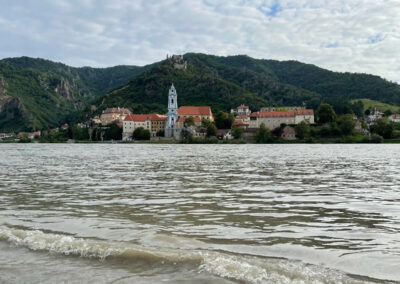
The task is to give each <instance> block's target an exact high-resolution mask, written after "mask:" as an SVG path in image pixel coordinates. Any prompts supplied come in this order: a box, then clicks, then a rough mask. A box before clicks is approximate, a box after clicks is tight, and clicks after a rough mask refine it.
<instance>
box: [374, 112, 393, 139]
mask: <svg viewBox="0 0 400 284" xmlns="http://www.w3.org/2000/svg"><path fill="white" fill-rule="evenodd" d="M370 129H371V132H372V133H376V134H378V135H380V136H382V137H383V138H385V139H388V138H392V137H393V131H394V125H393V123H391V122H389V120H388V119H387V118H386V117H383V118H380V119H378V120H377V121H376V122H375V124H373V125H371V127H370Z"/></svg>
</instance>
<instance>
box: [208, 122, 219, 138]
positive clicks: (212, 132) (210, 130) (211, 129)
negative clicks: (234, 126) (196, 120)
mask: <svg viewBox="0 0 400 284" xmlns="http://www.w3.org/2000/svg"><path fill="white" fill-rule="evenodd" d="M215 135H217V127H216V126H215V125H214V124H213V123H210V124H209V125H208V126H207V137H211V136H215Z"/></svg>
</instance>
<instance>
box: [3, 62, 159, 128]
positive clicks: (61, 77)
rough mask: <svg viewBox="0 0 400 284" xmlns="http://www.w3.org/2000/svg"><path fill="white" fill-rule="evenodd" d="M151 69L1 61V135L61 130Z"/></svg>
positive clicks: (147, 67) (146, 67)
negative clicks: (104, 96)
mask: <svg viewBox="0 0 400 284" xmlns="http://www.w3.org/2000/svg"><path fill="white" fill-rule="evenodd" d="M151 67H152V66H150V65H149V66H145V67H137V66H116V67H111V68H90V67H83V68H74V67H70V66H67V65H65V64H62V63H55V62H52V61H49V60H44V59H34V58H29V57H19V58H7V59H3V60H0V132H2V131H20V130H36V129H43V128H49V127H56V126H59V125H60V124H61V123H64V122H65V121H67V120H70V119H71V118H72V117H74V116H76V115H77V114H78V113H79V112H81V111H82V110H84V109H85V108H86V107H87V106H88V105H89V104H90V103H91V102H92V101H94V100H95V99H96V98H98V97H99V96H102V95H104V94H106V93H107V92H109V91H111V90H112V89H114V88H116V87H119V86H121V85H123V84H126V83H127V82H128V81H129V80H131V79H132V78H134V77H136V76H137V75H138V74H141V73H142V72H144V71H145V70H147V69H149V68H151Z"/></svg>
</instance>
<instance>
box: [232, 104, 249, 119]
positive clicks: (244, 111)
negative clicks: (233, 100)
mask: <svg viewBox="0 0 400 284" xmlns="http://www.w3.org/2000/svg"><path fill="white" fill-rule="evenodd" d="M231 113H232V114H234V115H241V116H243V115H244V116H249V115H250V114H251V111H250V108H249V107H248V106H246V105H243V104H241V105H240V106H238V107H237V108H234V109H231Z"/></svg>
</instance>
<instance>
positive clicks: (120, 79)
mask: <svg viewBox="0 0 400 284" xmlns="http://www.w3.org/2000/svg"><path fill="white" fill-rule="evenodd" d="M184 60H185V61H187V68H186V70H180V69H175V68H174V66H173V64H171V62H169V61H168V60H167V61H162V62H156V63H154V64H151V65H148V66H144V67H137V66H116V67H111V68H91V67H83V68H74V67H70V66H67V65H65V64H62V63H55V62H52V61H49V60H44V59H33V58H29V57H20V58H8V59H3V60H0V132H2V131H19V130H28V129H43V128H49V127H55V126H58V125H60V124H61V123H64V122H68V121H75V122H76V121H81V120H84V119H85V118H88V117H89V116H90V115H93V113H90V112H89V111H88V110H89V106H90V105H92V104H95V105H97V107H98V112H100V111H101V110H102V109H104V108H106V107H114V106H120V107H129V108H131V110H132V111H134V112H138V113H146V112H160V113H164V112H166V111H167V95H168V89H169V87H170V85H171V83H172V82H173V83H174V84H175V87H176V89H177V92H178V100H179V101H178V102H179V105H209V106H211V107H212V109H213V111H217V110H225V111H228V110H229V109H230V108H232V107H236V106H237V105H239V104H242V103H243V104H247V105H249V106H250V108H251V109H252V110H258V109H259V108H260V107H262V106H267V105H283V106H285V105H302V104H306V105H307V106H308V107H310V108H317V107H318V105H319V104H320V103H321V102H328V103H331V104H333V105H334V107H335V108H336V110H338V111H339V112H340V109H341V108H343V107H344V106H345V105H346V104H348V102H349V101H350V100H354V99H359V98H365V99H373V100H376V101H380V102H384V103H389V104H394V105H400V86H399V85H398V84H395V83H391V82H388V81H387V80H384V79H382V78H380V77H378V76H373V75H367V74H354V73H339V72H332V71H328V70H325V69H322V68H319V67H317V66H315V65H311V64H304V63H301V62H297V61H276V60H263V59H254V58H251V57H249V56H246V55H239V56H228V57H219V56H213V55H205V54H196V53H188V54H185V55H184Z"/></svg>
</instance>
